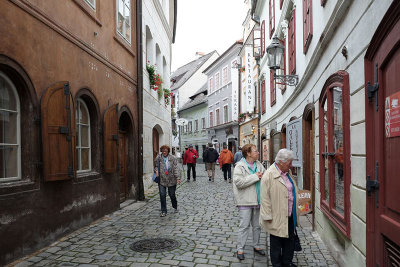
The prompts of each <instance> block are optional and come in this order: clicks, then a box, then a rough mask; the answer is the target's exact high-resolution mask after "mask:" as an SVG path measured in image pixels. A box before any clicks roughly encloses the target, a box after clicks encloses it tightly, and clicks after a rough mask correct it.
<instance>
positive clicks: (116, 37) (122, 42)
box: [114, 33, 136, 57]
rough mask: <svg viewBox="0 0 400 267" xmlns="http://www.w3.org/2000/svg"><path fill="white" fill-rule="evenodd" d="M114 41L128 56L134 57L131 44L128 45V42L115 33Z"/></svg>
mask: <svg viewBox="0 0 400 267" xmlns="http://www.w3.org/2000/svg"><path fill="white" fill-rule="evenodd" d="M114 40H115V41H117V43H119V44H120V45H121V46H122V47H123V48H125V50H126V51H128V53H129V54H131V55H132V56H134V57H136V53H135V52H133V51H132V46H131V45H132V44H128V42H127V41H125V39H123V38H122V37H120V36H119V35H118V33H115V35H114Z"/></svg>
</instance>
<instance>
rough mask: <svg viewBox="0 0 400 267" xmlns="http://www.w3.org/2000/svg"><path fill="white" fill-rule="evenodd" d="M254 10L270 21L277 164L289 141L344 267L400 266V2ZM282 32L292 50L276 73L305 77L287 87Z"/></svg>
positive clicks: (274, 4) (269, 137) (264, 66)
mask: <svg viewBox="0 0 400 267" xmlns="http://www.w3.org/2000/svg"><path fill="white" fill-rule="evenodd" d="M252 12H253V13H254V14H256V15H257V16H259V17H260V28H261V36H262V41H261V47H262V49H261V51H262V53H261V55H262V57H261V59H260V68H261V69H260V73H261V75H260V82H261V83H265V85H266V86H265V89H264V90H265V92H264V95H265V98H264V99H263V101H262V103H263V105H264V106H263V107H262V109H265V113H263V114H262V117H261V122H260V125H261V127H262V128H263V130H264V131H265V133H266V140H265V144H266V150H267V154H268V155H269V156H268V159H267V160H268V163H269V164H271V163H272V162H273V161H274V154H275V153H276V152H277V150H278V149H280V148H282V147H287V148H289V149H292V150H293V151H294V152H295V160H294V161H293V165H294V166H295V168H294V172H295V174H296V178H297V180H298V184H299V187H300V188H301V189H306V190H310V191H311V194H312V199H313V202H312V209H313V216H312V218H313V226H314V229H315V230H316V231H317V232H318V233H319V235H320V236H321V238H322V239H323V240H324V242H325V243H326V244H327V246H328V248H329V249H330V250H331V251H332V252H333V253H332V255H334V257H335V259H336V261H337V262H338V263H339V265H340V266H365V265H367V266H391V265H392V264H395V262H396V259H397V261H398V259H399V255H400V253H399V251H400V249H399V248H400V238H399V237H400V227H399V225H400V217H399V214H400V208H399V205H397V204H394V203H400V199H399V196H398V193H395V190H394V187H396V185H398V182H397V179H396V178H394V177H397V176H398V175H396V174H395V173H394V172H395V171H394V170H395V166H396V165H398V164H399V163H400V157H399V153H397V152H394V151H395V150H396V149H397V148H399V144H400V143H399V138H400V137H399V136H400V130H399V128H398V122H397V119H396V118H397V115H396V114H397V113H398V101H399V98H400V96H399V94H400V93H399V87H398V86H397V84H398V82H399V75H397V74H395V73H396V66H399V64H400V63H399V62H400V56H399V55H400V53H399V51H400V50H399V46H398V44H399V42H400V23H399V19H400V15H399V14H400V4H399V2H398V1H390V0H386V1H385V0H383V1H376V0H375V1H374V0H371V1H361V0H358V1H345V0H343V1H312V0H305V1H300V0H293V1H292V0H279V1H278V0H264V1H254V5H253V6H252ZM274 36H276V37H277V38H278V39H279V41H280V42H281V43H282V44H283V45H284V46H285V50H284V55H283V61H282V62H281V64H280V70H278V71H277V73H276V74H280V75H289V74H291V75H297V76H298V79H299V80H298V83H297V84H295V85H294V86H291V85H286V86H283V85H280V84H279V83H282V80H279V79H274V73H273V71H271V70H270V69H269V67H268V62H267V55H266V47H268V45H269V44H271V41H272V39H273V37H274ZM397 73H398V72H397ZM268 91H269V92H268ZM261 95H263V94H261ZM367 144H368V145H367ZM378 185H379V186H378Z"/></svg>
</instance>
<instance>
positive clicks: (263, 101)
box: [261, 80, 267, 114]
mask: <svg viewBox="0 0 400 267" xmlns="http://www.w3.org/2000/svg"><path fill="white" fill-rule="evenodd" d="M265 97H266V95H265V80H263V81H262V83H261V112H262V114H265V112H266V111H267V105H266V99H265Z"/></svg>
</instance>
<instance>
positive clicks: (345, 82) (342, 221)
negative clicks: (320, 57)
mask: <svg viewBox="0 0 400 267" xmlns="http://www.w3.org/2000/svg"><path fill="white" fill-rule="evenodd" d="M335 87H341V88H342V103H343V104H342V109H343V114H342V120H343V162H344V163H343V173H344V176H343V177H344V178H343V179H344V180H343V186H344V215H341V214H340V213H339V212H338V211H336V209H335V206H336V203H335V175H334V168H333V167H332V166H333V164H334V159H333V158H334V157H332V156H331V155H326V154H325V155H324V154H323V153H325V152H333V151H332V150H333V123H334V122H333V121H332V115H333V99H332V98H333V88H335ZM325 101H328V102H327V118H330V120H328V151H325V148H324V145H325V140H324V138H325V137H324V135H325V133H324V115H323V114H324V104H325ZM318 120H319V176H320V193H321V197H320V206H321V210H322V212H323V213H324V214H325V215H326V216H327V217H328V219H329V220H330V221H331V222H332V223H333V224H334V225H335V226H336V227H337V228H338V229H339V230H340V231H341V232H342V233H343V234H344V235H345V236H346V237H348V238H350V221H351V220H350V183H351V169H350V166H351V163H350V85H349V74H348V73H347V72H346V71H338V72H336V73H334V74H332V75H331V76H330V77H329V78H328V79H327V80H326V82H325V84H324V86H323V89H322V92H321V95H320V98H319V119H318ZM324 157H328V176H329V177H328V179H329V182H328V187H329V202H328V201H326V200H325V199H326V197H325V195H326V194H325V180H326V177H325V158H324Z"/></svg>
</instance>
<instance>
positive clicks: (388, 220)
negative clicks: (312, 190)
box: [365, 1, 400, 266]
mask: <svg viewBox="0 0 400 267" xmlns="http://www.w3.org/2000/svg"><path fill="white" fill-rule="evenodd" d="M399 49H400V1H393V3H392V5H391V6H390V7H389V9H388V11H387V13H386V14H385V16H384V18H383V20H382V21H381V23H380V24H379V26H378V29H377V31H376V32H375V34H374V36H373V38H372V41H371V43H370V46H369V48H368V50H367V53H366V56H365V88H366V92H365V118H366V144H371V145H367V146H366V166H367V167H366V175H367V177H370V179H371V180H375V177H376V176H378V179H379V184H380V185H379V189H378V190H376V191H372V192H371V193H369V194H368V193H367V196H366V202H367V203H366V205H367V209H366V210H367V239H366V241H367V266H378V265H379V266H388V265H389V261H388V255H387V254H386V253H387V251H389V250H388V249H387V248H385V246H387V244H389V245H394V247H400V226H399V224H400V216H399V214H396V211H394V212H392V211H388V210H389V209H388V208H387V207H386V205H388V203H389V202H392V203H393V201H395V200H393V199H387V196H385V194H386V193H387V192H389V191H390V190H396V189H391V188H389V186H387V184H388V183H389V182H388V181H389V179H398V176H397V177H391V176H387V175H385V174H386V173H387V168H388V167H386V166H387V165H388V164H389V163H388V162H385V160H384V158H385V155H384V148H385V144H386V142H389V141H388V139H386V137H385V133H384V126H385V124H384V108H385V106H384V100H385V98H386V97H387V96H388V95H390V94H391V93H393V92H391V93H388V95H387V94H385V92H388V91H387V90H389V88H393V86H392V87H389V86H391V85H390V84H389V83H385V81H384V77H386V75H385V71H386V70H385V67H386V65H387V64H388V63H389V60H390V59H391V58H392V57H395V56H396V55H397V56H396V59H397V58H399ZM396 62H397V61H396ZM396 64H397V63H396ZM376 76H377V78H376ZM376 79H377V82H378V83H379V89H378V91H377V93H375V95H374V97H373V98H372V99H371V100H372V101H370V100H369V99H368V93H367V85H368V82H370V84H374V83H375V81H376ZM396 86H397V85H396ZM376 97H378V98H377V99H378V101H379V102H378V111H377V108H376V102H375V101H376ZM396 138H400V137H396ZM392 164H393V163H392ZM377 166H378V167H377ZM385 176H387V177H385ZM391 182H392V181H391ZM397 190H398V189H397ZM390 193H391V194H393V192H392V191H390ZM388 195H389V194H388ZM377 200H378V201H379V202H378V205H377ZM398 201H400V199H399V200H398ZM397 212H398V211H397ZM384 235H385V236H386V238H387V239H386V240H384V238H383V237H384ZM388 240H389V242H388ZM390 242H392V243H391V244H390ZM392 251H393V249H392Z"/></svg>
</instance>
